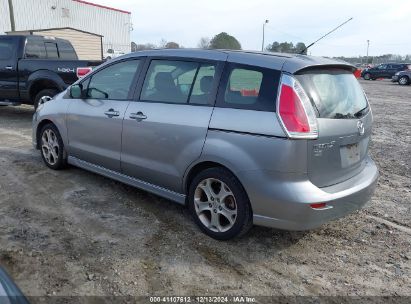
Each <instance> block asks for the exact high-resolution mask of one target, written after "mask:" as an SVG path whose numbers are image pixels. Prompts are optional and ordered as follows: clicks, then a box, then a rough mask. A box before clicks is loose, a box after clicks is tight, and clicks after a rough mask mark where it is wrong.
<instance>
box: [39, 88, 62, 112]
mask: <svg viewBox="0 0 411 304" xmlns="http://www.w3.org/2000/svg"><path fill="white" fill-rule="evenodd" d="M57 94H58V91H57V90H55V89H45V90H41V91H40V92H39V93H37V95H36V97H35V98H34V109H37V108H38V106H39V105H41V104H43V103H46V102H47V101H50V100H51V99H52V98H53V97H54V96H56V95H57Z"/></svg>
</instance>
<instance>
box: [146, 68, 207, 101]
mask: <svg viewBox="0 0 411 304" xmlns="http://www.w3.org/2000/svg"><path fill="white" fill-rule="evenodd" d="M198 67H199V63H197V62H185V61H169V60H152V61H151V64H150V67H149V69H148V71H147V75H146V78H145V80H144V85H143V90H142V92H141V99H142V100H147V101H160V102H171V103H187V102H188V97H189V95H190V91H191V87H192V85H193V82H194V78H195V76H196V72H197V69H198Z"/></svg>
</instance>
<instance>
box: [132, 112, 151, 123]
mask: <svg viewBox="0 0 411 304" xmlns="http://www.w3.org/2000/svg"><path fill="white" fill-rule="evenodd" d="M129 117H130V118H131V119H135V120H137V121H142V120H144V119H147V116H146V115H144V113H143V112H137V113H130V116H129Z"/></svg>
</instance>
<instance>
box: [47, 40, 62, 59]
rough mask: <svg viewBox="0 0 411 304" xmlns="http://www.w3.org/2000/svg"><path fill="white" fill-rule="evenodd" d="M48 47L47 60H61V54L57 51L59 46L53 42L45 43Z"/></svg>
mask: <svg viewBox="0 0 411 304" xmlns="http://www.w3.org/2000/svg"><path fill="white" fill-rule="evenodd" d="M44 45H45V47H46V53H47V58H48V59H58V58H59V53H58V51H57V44H55V43H52V42H46V43H44Z"/></svg>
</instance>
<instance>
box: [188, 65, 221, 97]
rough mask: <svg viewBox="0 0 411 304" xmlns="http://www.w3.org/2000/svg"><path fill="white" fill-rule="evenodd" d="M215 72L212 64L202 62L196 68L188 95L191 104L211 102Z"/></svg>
mask: <svg viewBox="0 0 411 304" xmlns="http://www.w3.org/2000/svg"><path fill="white" fill-rule="evenodd" d="M215 74H216V66H215V65H214V64H203V65H201V67H200V69H199V70H198V73H197V76H196V80H195V82H194V86H193V90H192V92H191V96H190V103H191V104H212V103H213V100H212V98H213V94H212V91H213V85H214V77H215Z"/></svg>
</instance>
